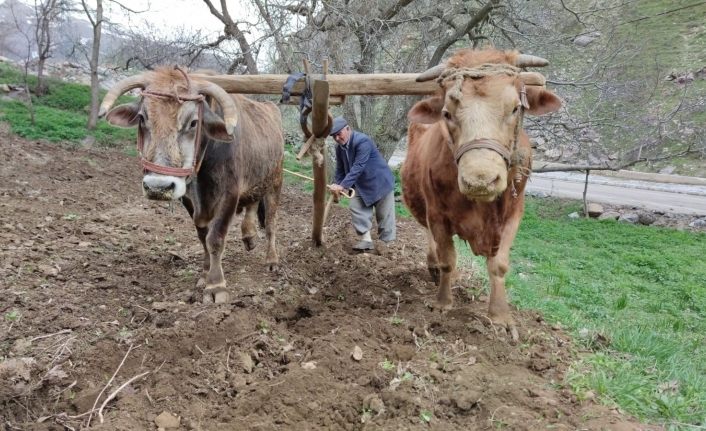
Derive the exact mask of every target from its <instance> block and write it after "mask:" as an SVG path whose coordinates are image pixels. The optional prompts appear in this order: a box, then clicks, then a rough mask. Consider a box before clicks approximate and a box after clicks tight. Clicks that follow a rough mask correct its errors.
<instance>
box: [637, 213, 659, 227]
mask: <svg viewBox="0 0 706 431" xmlns="http://www.w3.org/2000/svg"><path fill="white" fill-rule="evenodd" d="M656 221H657V217H656V216H655V215H654V214H652V213H651V212H649V211H640V212H639V213H637V222H638V223H640V224H644V225H645V226H649V225H651V224H652V223H654V222H656Z"/></svg>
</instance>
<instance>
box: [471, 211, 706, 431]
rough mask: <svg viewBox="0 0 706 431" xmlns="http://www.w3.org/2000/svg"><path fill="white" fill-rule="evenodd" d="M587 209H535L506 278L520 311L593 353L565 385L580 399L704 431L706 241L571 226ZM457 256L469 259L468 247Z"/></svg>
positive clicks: (596, 225) (598, 224)
mask: <svg viewBox="0 0 706 431" xmlns="http://www.w3.org/2000/svg"><path fill="white" fill-rule="evenodd" d="M579 206H580V204H579V203H576V202H569V203H567V202H566V201H563V202H561V201H560V202H557V201H549V200H540V201H538V200H532V199H530V200H528V204H527V210H526V213H525V217H524V219H523V222H522V225H521V227H520V231H519V233H518V236H517V239H516V240H515V244H514V247H513V252H512V264H513V268H512V270H511V272H510V273H509V274H508V277H507V285H508V287H509V289H510V292H511V295H512V301H513V303H514V304H515V305H517V306H519V307H521V308H529V309H537V310H540V311H542V312H543V313H544V315H545V318H546V319H547V320H548V321H551V322H561V323H562V325H563V326H565V327H567V328H569V329H570V330H571V331H573V333H574V335H575V337H576V338H577V340H578V342H579V343H580V344H582V346H583V347H584V348H586V349H590V350H591V351H592V352H593V353H592V354H590V355H588V356H585V357H584V358H583V359H582V360H581V361H580V362H578V363H576V364H574V366H573V367H572V371H571V372H570V374H569V376H568V378H567V383H568V384H569V385H570V386H571V387H572V388H573V389H574V390H575V391H576V392H577V393H578V394H579V396H582V395H583V394H586V393H587V392H588V391H591V392H593V393H594V394H595V395H597V396H598V397H599V398H600V399H602V400H603V401H605V402H608V403H615V404H617V405H618V406H620V407H621V408H622V409H624V410H625V411H627V412H629V413H631V414H634V415H636V416H637V417H639V418H641V419H643V420H646V421H651V422H659V423H665V424H667V425H668V426H673V428H675V429H676V428H679V427H680V425H679V424H690V425H692V426H705V425H706V319H705V317H706V264H704V263H703V259H704V257H705V256H706V235H704V234H695V233H689V232H681V231H676V230H671V229H666V228H656V227H647V226H635V225H628V224H622V223H618V222H614V221H597V220H585V219H579V220H571V219H569V218H568V217H566V214H568V213H569V212H571V211H575V210H577V209H578V208H579ZM459 255H460V258H461V260H462V261H463V260H468V259H471V258H470V255H469V252H468V249H467V247H465V246H459ZM476 259H477V258H473V260H476ZM477 266H480V267H483V268H484V267H485V265H484V262H482V260H481V259H478V262H477ZM595 334H601V335H602V336H604V337H606V338H607V339H608V342H607V346H605V345H604V344H605V343H594V342H592V340H594V339H595V337H594V336H593V335H595ZM683 429H688V426H687V427H685V428H683Z"/></svg>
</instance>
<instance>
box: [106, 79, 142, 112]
mask: <svg viewBox="0 0 706 431" xmlns="http://www.w3.org/2000/svg"><path fill="white" fill-rule="evenodd" d="M143 75H144V74H139V75H135V76H131V77H129V78H125V79H123V80H122V81H118V82H117V83H116V84H115V85H114V86H113V88H111V89H110V91H108V93H107V94H106V95H105V97H104V98H103V103H101V107H100V110H99V111H98V117H103V116H104V115H105V114H107V113H108V110H109V109H110V108H112V107H113V104H114V103H115V101H116V100H117V99H118V97H120V96H122V95H123V93H126V92H128V91H130V90H132V89H133V88H145V77H144V76H143Z"/></svg>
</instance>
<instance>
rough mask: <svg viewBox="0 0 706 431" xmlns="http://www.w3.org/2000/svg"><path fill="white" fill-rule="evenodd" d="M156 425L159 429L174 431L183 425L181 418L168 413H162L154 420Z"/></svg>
mask: <svg viewBox="0 0 706 431" xmlns="http://www.w3.org/2000/svg"><path fill="white" fill-rule="evenodd" d="M154 423H155V424H156V425H157V427H159V428H163V429H174V428H179V426H180V425H181V418H180V417H179V416H175V415H173V414H171V413H168V412H162V413H160V414H159V416H157V417H156V418H154Z"/></svg>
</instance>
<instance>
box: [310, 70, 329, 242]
mask: <svg viewBox="0 0 706 431" xmlns="http://www.w3.org/2000/svg"><path fill="white" fill-rule="evenodd" d="M312 93H313V94H312V95H313V100H312V110H311V130H312V133H313V134H314V136H316V142H315V143H314V147H315V148H316V154H315V155H314V157H313V159H314V160H313V163H312V168H313V171H314V220H313V221H314V226H313V229H312V232H311V237H312V239H313V241H314V244H315V245H316V246H317V247H318V246H321V245H323V243H324V238H323V227H324V215H325V212H326V145H325V143H326V136H327V135H328V133H329V131H330V130H331V124H330V123H331V121H330V118H331V117H330V115H329V113H328V101H329V83H328V82H326V81H323V80H318V79H317V80H314V82H313V84H312Z"/></svg>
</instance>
